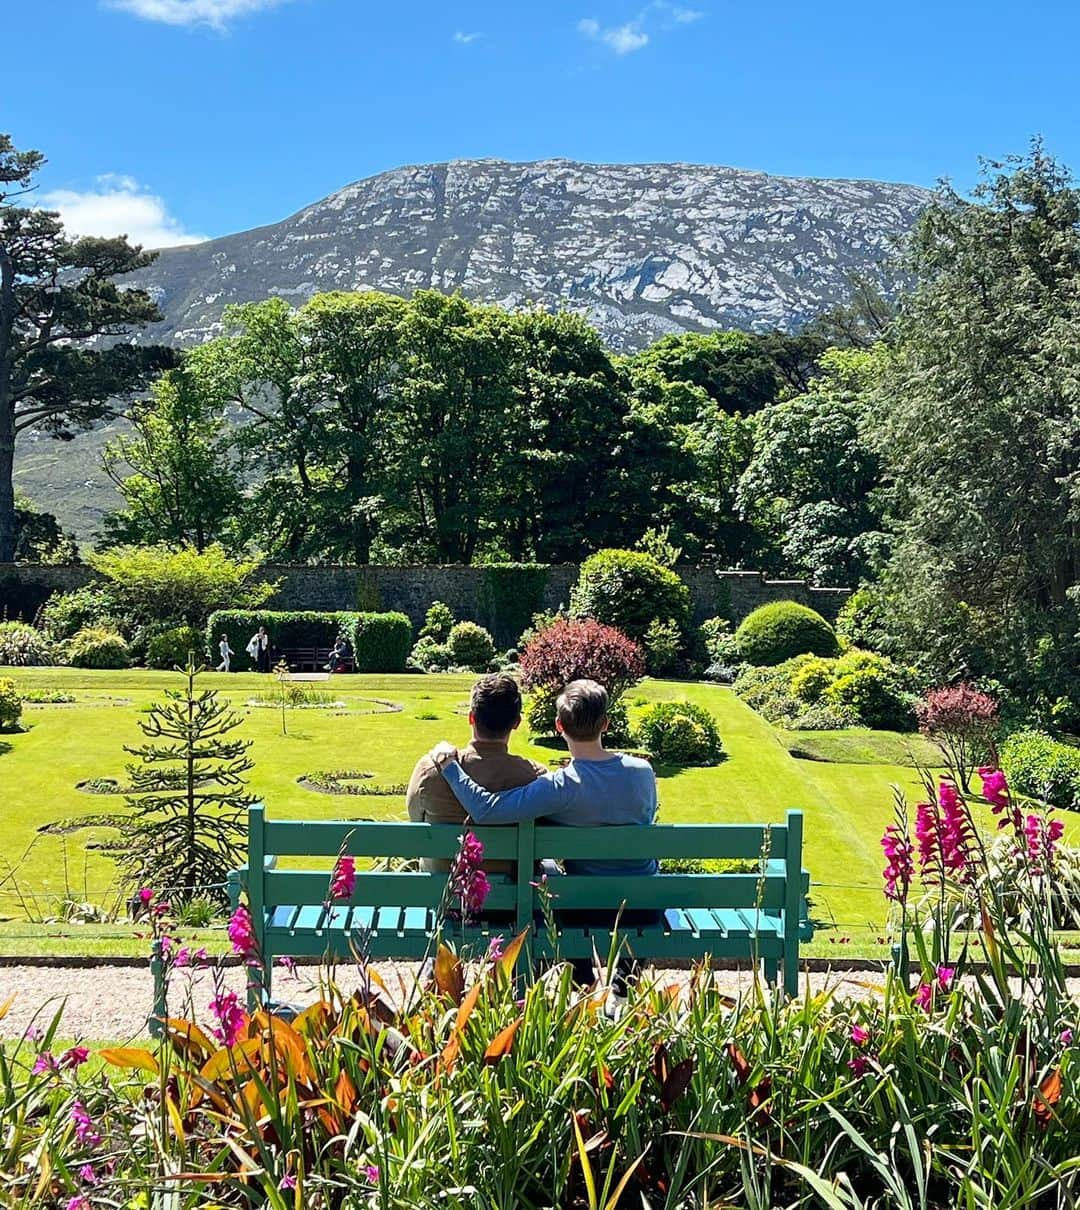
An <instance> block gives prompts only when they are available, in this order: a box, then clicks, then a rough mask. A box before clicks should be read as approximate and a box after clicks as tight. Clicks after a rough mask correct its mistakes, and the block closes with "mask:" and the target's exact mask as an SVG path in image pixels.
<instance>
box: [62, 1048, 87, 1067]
mask: <svg viewBox="0 0 1080 1210" xmlns="http://www.w3.org/2000/svg"><path fill="white" fill-rule="evenodd" d="M89 1058H90V1052H89V1051H88V1050H87V1049H86V1047H85V1046H72V1047H71V1049H70V1050H65V1051H64V1053H63V1054H62V1055H61V1056H60V1066H61V1067H66V1068H68V1070H69V1071H74V1070H75V1068H77V1067H81V1066H82V1065H83V1064H84V1063H85V1062H86V1060H87V1059H89Z"/></svg>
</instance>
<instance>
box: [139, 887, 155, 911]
mask: <svg viewBox="0 0 1080 1210" xmlns="http://www.w3.org/2000/svg"><path fill="white" fill-rule="evenodd" d="M153 898H154V892H153V891H152V890H151V889H150V888H149V887H148V886H144V887H143V888H142V889H141V890H140V891H139V902H140V903H141V904H142V905H143V907H149V906H150V901H151V899H153Z"/></svg>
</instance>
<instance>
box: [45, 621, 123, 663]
mask: <svg viewBox="0 0 1080 1210" xmlns="http://www.w3.org/2000/svg"><path fill="white" fill-rule="evenodd" d="M62 653H63V654H62V659H63V662H64V663H65V664H70V665H71V667H72V668H128V667H130V665H131V657H130V655H129V654H128V645H127V643H125V642H124V638H123V636H122V635H119V634H117V633H116V632H115V631H112V630H101V629H99V628H98V627H96V626H87V627H85V628H84V629H82V630H80V631H79V633H78V634H77V635H75V636H74V638H71V639H68V641H67V642H66V643H64V644H63V647H62Z"/></svg>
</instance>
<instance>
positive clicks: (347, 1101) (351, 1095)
mask: <svg viewBox="0 0 1080 1210" xmlns="http://www.w3.org/2000/svg"><path fill="white" fill-rule="evenodd" d="M334 1100H335V1101H337V1103H338V1104H339V1105H340V1106H341V1108H342V1110H343V1112H344V1113H345V1114H346V1115H348V1116H349V1117H351V1116H352V1111H353V1109H354V1108H355V1107H356V1085H355V1084H354V1083H353V1081H352V1077H351V1076H350V1075H349V1073H348V1072H347V1071H345V1070H342V1071H341V1072H339V1073H338V1078H337V1082H336V1083H335V1084H334Z"/></svg>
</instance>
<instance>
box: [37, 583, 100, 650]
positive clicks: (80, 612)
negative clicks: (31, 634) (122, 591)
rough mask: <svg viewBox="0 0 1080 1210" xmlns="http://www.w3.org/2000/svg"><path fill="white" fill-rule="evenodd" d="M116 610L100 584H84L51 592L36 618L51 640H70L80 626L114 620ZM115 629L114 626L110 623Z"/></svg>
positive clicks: (95, 624) (80, 628)
mask: <svg viewBox="0 0 1080 1210" xmlns="http://www.w3.org/2000/svg"><path fill="white" fill-rule="evenodd" d="M115 609H118V606H117V605H115V604H114V602H113V600H112V597H111V596H110V595H109V592H108V589H107V588H106V587H105V585H104V584H103V583H94V584H84V585H83V587H82V588H75V589H73V590H72V591H71V592H58V593H54V594H53V595H52V596H51V597H50V598H49V599H48V601H47V602H46V604H45V607H44V608H43V609H42V611H41V616H40V617H39V618H38V624H39V625H40V626H41V629H42V630H43V631H44V632H45V633H46V634H47V635H48V636H49V638H50V639H52V640H54V641H55V642H60V641H62V640H63V639H70V638H71V637H72V636H73V635H75V634H77V633H78V632H79V631H80V630H82V629H83V627H84V626H100V625H103V624H106V623H114V618H113V611H114V610H115ZM110 628H111V629H115V625H114V624H113V625H111V627H110Z"/></svg>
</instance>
